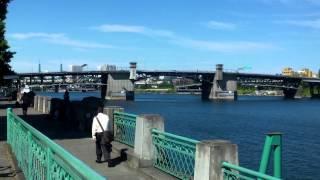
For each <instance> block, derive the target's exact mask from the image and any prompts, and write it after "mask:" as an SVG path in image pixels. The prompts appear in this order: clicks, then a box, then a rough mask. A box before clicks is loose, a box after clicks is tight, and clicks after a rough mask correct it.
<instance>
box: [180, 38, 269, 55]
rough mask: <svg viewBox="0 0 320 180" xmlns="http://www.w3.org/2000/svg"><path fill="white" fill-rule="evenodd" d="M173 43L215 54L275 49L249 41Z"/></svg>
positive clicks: (185, 40)
mask: <svg viewBox="0 0 320 180" xmlns="http://www.w3.org/2000/svg"><path fill="white" fill-rule="evenodd" d="M175 43H177V44H180V45H181V46H186V47H192V48H195V49H199V50H208V51H215V52H224V53H226V52H228V53H233V52H236V53H239V52H249V51H257V50H266V49H275V47H274V46H273V45H272V44H269V43H260V42H250V41H204V40H194V39H180V40H178V41H176V42H175Z"/></svg>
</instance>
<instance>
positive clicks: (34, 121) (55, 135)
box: [0, 102, 148, 180]
mask: <svg viewBox="0 0 320 180" xmlns="http://www.w3.org/2000/svg"><path fill="white" fill-rule="evenodd" d="M6 107H7V106H5V105H4V102H0V118H1V119H0V125H1V127H0V130H1V134H0V143H3V142H4V141H5V134H6V132H5V129H6V123H5V122H6V117H5V113H6V109H5V108H6ZM13 111H14V113H16V114H18V115H19V116H21V114H22V111H21V109H20V108H13ZM21 117H22V118H23V119H24V120H26V121H27V122H28V123H29V124H31V125H32V126H33V127H35V128H36V129H38V130H39V131H41V132H42V133H43V134H45V135H47V136H48V137H49V138H51V139H53V140H54V141H55V142H56V143H57V144H59V145H61V146H62V147H63V148H65V149H66V150H68V151H69V152H70V153H71V154H73V155H75V156H76V157H77V158H78V159H80V160H82V161H83V162H84V163H86V164H87V165H88V166H89V167H91V168H93V169H94V170H96V171H97V172H98V173H100V174H101V175H103V176H106V177H107V178H108V179H110V180H119V179H120V180H129V179H130V180H147V179H148V178H146V177H145V176H143V175H142V174H139V173H138V172H136V171H134V170H132V169H129V168H128V167H127V166H126V165H125V163H124V162H120V161H117V162H118V163H119V164H117V165H116V166H115V167H108V166H107V163H102V164H97V163H96V162H95V159H96V156H95V143H94V141H93V140H92V139H91V138H89V137H88V135H84V134H79V133H75V132H66V131H65V129H64V127H62V126H63V124H61V123H56V122H52V121H49V120H48V119H47V118H46V117H47V115H45V114H40V113H38V112H35V111H34V110H33V109H32V108H29V110H28V116H27V117H23V116H21ZM48 127H50V128H48ZM58 128H60V129H58ZM0 146H1V147H3V145H2V144H0ZM0 157H4V154H3V152H2V151H1V148H0ZM112 158H113V159H115V160H119V159H120V158H119V155H117V154H115V153H112ZM0 162H1V161H0ZM5 162H8V160H5ZM0 179H2V177H0Z"/></svg>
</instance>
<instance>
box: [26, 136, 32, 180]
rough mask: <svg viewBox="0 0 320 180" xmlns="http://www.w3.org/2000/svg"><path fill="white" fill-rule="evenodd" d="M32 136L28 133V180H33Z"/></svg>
mask: <svg viewBox="0 0 320 180" xmlns="http://www.w3.org/2000/svg"><path fill="white" fill-rule="evenodd" d="M32 163H33V162H32V134H31V133H30V131H28V173H27V179H32Z"/></svg>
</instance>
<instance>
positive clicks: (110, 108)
mask: <svg viewBox="0 0 320 180" xmlns="http://www.w3.org/2000/svg"><path fill="white" fill-rule="evenodd" d="M123 111H124V109H123V108H122V107H120V106H107V107H105V108H104V109H103V113H104V114H107V115H108V116H109V124H108V128H109V129H110V130H111V131H112V132H117V131H116V129H115V128H116V127H115V126H114V118H113V113H114V112H123Z"/></svg>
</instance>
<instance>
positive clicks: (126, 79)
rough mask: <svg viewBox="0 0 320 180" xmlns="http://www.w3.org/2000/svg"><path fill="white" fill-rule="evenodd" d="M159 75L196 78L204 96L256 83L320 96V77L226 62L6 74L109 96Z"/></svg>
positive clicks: (130, 92) (225, 95)
mask: <svg viewBox="0 0 320 180" xmlns="http://www.w3.org/2000/svg"><path fill="white" fill-rule="evenodd" d="M150 76H153V77H156V76H175V77H186V78H191V79H196V80H197V81H198V82H200V83H199V84H196V86H199V87H200V90H201V94H202V99H231V100H235V99H237V88H238V85H241V86H254V87H258V88H259V89H270V88H271V89H279V90H282V91H283V94H284V96H285V97H286V98H294V96H295V94H296V92H297V90H298V87H299V86H300V84H301V83H306V84H308V85H309V87H310V93H311V95H312V97H319V94H320V79H319V78H303V77H289V76H283V75H270V74H258V73H240V72H224V70H223V65H222V64H217V65H216V70H215V71H174V70H173V71H161V70H156V71H154V70H137V69H136V63H130V69H129V70H113V71H84V72H46V73H18V74H16V75H13V76H5V78H6V79H13V81H14V83H15V84H16V86H17V87H21V86H22V85H24V84H27V85H29V86H39V87H54V89H55V91H58V89H59V86H60V87H82V88H84V87H86V88H89V89H90V88H92V89H99V90H100V91H101V97H102V98H105V99H127V100H132V99H134V82H135V81H137V80H138V79H143V78H147V77H150Z"/></svg>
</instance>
